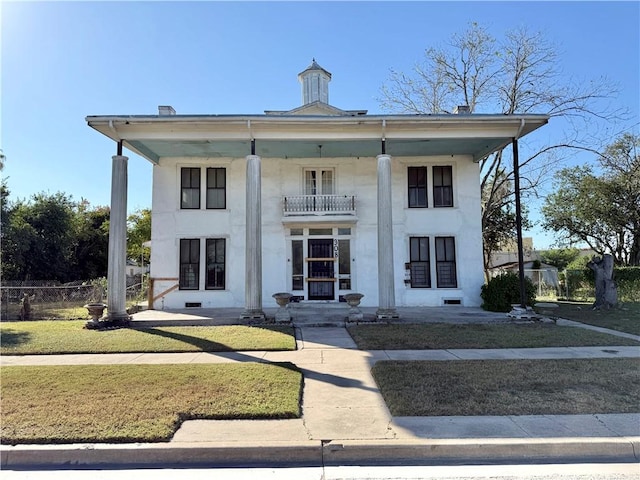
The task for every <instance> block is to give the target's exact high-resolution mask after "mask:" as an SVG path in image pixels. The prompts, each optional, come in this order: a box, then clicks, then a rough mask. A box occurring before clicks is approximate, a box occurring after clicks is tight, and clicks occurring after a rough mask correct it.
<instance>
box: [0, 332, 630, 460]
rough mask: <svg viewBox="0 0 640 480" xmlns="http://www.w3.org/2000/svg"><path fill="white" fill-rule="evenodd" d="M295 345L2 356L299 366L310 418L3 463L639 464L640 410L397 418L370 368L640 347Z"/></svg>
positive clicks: (52, 448)
mask: <svg viewBox="0 0 640 480" xmlns="http://www.w3.org/2000/svg"><path fill="white" fill-rule="evenodd" d="M296 332H297V335H298V350H296V351H291V352H231V353H202V352H200V353H198V352H195V353H174V354H171V353H168V354H105V355H47V356H20V357H18V356H3V357H0V364H1V365H44V364H46V365H53V364H65V365H68V364H135V363H220V362H236V361H258V362H282V361H288V362H292V363H295V364H296V365H297V366H298V367H299V368H301V369H302V371H303V373H304V393H303V415H302V418H301V419H293V420H259V421H256V420H229V421H224V420H222V421H220V420H192V421H186V422H184V423H183V424H182V426H181V427H180V428H179V429H178V431H177V432H176V434H175V435H174V437H173V439H172V440H171V441H170V442H168V443H162V444H135V445H102V444H95V445H44V446H34V445H19V446H14V447H11V446H2V447H1V453H2V467H4V468H11V467H13V466H18V465H33V464H46V465H50V466H63V465H75V464H83V465H87V464H90V465H100V464H103V465H104V464H113V463H128V464H135V465H151V464H154V463H159V462H160V463H164V464H166V463H172V464H198V463H215V464H237V463H241V464H243V465H247V464H265V463H266V464H276V463H277V464H281V463H295V464H324V465H328V464H363V465H364V464H372V463H373V464H380V463H390V462H402V463H406V464H408V463H416V462H418V463H425V462H427V463H432V462H446V461H452V460H455V461H456V462H473V461H476V462H477V461H480V460H481V461H482V462H495V461H501V462H504V461H537V460H539V461H542V460H543V459H550V458H551V459H556V460H558V459H562V460H567V459H570V458H587V457H595V458H600V459H610V460H613V459H615V460H617V461H620V460H623V461H638V459H639V458H640V413H638V414H609V415H600V414H594V415H537V416H533V415H532V416H508V417H495V416H493V417H392V416H391V415H390V413H389V411H388V409H387V407H386V405H385V403H384V400H383V399H382V396H381V394H380V392H379V391H378V389H377V386H376V384H375V382H374V380H373V377H372V375H371V367H372V365H373V364H374V363H375V362H377V361H380V360H387V359H392V360H395V359H398V360H443V361H456V360H463V359H522V358H532V359H536V358H540V359H542V358H545V359H547V358H596V357H601V358H620V357H628V358H640V347H624V346H620V347H562V348H529V349H482V350H481V349H474V350H460V349H456V350H417V351H409V350H399V351H398V350H395V351H360V350H357V348H356V345H355V343H354V342H353V340H352V339H351V337H350V336H349V334H348V333H347V331H346V329H345V328H331V327H324V328H318V327H304V328H298V329H296Z"/></svg>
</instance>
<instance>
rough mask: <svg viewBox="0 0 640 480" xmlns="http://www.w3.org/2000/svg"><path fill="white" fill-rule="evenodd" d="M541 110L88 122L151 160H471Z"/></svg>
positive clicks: (526, 129) (534, 121)
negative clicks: (381, 157)
mask: <svg viewBox="0 0 640 480" xmlns="http://www.w3.org/2000/svg"><path fill="white" fill-rule="evenodd" d="M548 120H549V117H548V115H533V114H527V115H478V114H471V115H366V116H357V117H351V116H304V115H277V116H270V115H166V116H165V115H162V116H161V115H130V116H122V115H110V116H88V117H87V118H86V121H87V123H88V125H89V126H90V127H92V128H94V129H95V130H97V131H98V132H100V133H102V134H103V135H105V136H107V137H109V138H110V139H112V140H114V141H115V142H119V141H122V144H123V146H125V147H126V148H127V149H129V150H131V151H133V152H135V153H137V154H139V155H141V156H142V157H144V158H146V159H147V160H149V161H150V162H152V163H155V164H157V163H158V162H159V160H160V158H162V157H204V158H217V157H231V158H238V157H244V156H246V155H249V154H250V153H251V140H252V139H254V140H255V154H256V155H260V156H261V157H264V158H269V157H272V158H319V157H324V158H336V157H337V158H339V157H375V156H376V155H379V154H380V153H381V141H382V139H385V151H386V153H387V154H389V155H391V156H394V157H407V156H432V155H470V156H471V157H472V158H473V160H474V161H476V162H478V161H480V160H482V159H483V158H485V157H486V156H487V155H489V154H491V153H492V152H495V151H496V150H499V149H501V148H503V147H504V146H506V145H508V144H509V143H511V142H512V140H513V139H514V138H520V137H523V136H525V135H527V134H529V133H531V132H533V131H534V130H536V129H538V128H540V127H541V126H543V125H545V124H546V123H547V122H548Z"/></svg>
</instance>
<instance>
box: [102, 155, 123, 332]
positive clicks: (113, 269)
mask: <svg viewBox="0 0 640 480" xmlns="http://www.w3.org/2000/svg"><path fill="white" fill-rule="evenodd" d="M128 162H129V158H128V157H125V156H123V155H114V156H113V157H112V167H111V213H110V215H109V266H108V268H107V318H106V320H108V321H111V322H119V321H127V320H129V315H128V314H127V307H126V293H127V281H126V276H127V272H126V260H127V164H128Z"/></svg>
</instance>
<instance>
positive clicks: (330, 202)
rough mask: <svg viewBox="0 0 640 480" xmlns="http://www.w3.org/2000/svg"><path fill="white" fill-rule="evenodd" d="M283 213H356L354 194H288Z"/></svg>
mask: <svg viewBox="0 0 640 480" xmlns="http://www.w3.org/2000/svg"><path fill="white" fill-rule="evenodd" d="M283 213H284V215H285V216H288V215H355V214H356V197H355V196H354V195H287V196H286V197H284V198H283Z"/></svg>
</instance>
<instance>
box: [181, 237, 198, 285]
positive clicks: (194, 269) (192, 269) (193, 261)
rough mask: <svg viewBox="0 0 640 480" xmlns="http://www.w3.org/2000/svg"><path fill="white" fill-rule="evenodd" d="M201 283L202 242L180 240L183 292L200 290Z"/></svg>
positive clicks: (191, 239) (186, 239)
mask: <svg viewBox="0 0 640 480" xmlns="http://www.w3.org/2000/svg"><path fill="white" fill-rule="evenodd" d="M199 281H200V240H198V239H197V238H195V239H193V238H183V239H180V277H179V287H180V289H181V290H198V288H199Z"/></svg>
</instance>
